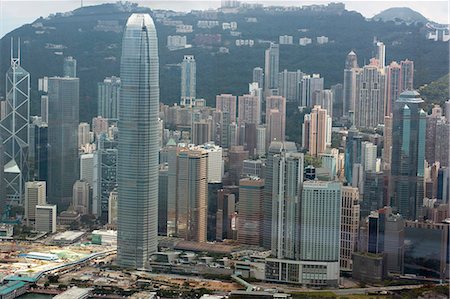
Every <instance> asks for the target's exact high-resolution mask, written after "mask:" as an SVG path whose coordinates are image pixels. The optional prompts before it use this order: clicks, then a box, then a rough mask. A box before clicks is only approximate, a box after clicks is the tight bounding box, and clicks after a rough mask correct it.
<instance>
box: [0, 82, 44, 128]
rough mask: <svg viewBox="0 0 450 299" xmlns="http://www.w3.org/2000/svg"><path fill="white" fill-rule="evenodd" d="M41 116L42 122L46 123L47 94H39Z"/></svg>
mask: <svg viewBox="0 0 450 299" xmlns="http://www.w3.org/2000/svg"><path fill="white" fill-rule="evenodd" d="M47 83H48V82H47ZM41 118H42V121H43V122H44V123H48V96H47V95H42V96H41ZM0 119H1V118H0Z"/></svg>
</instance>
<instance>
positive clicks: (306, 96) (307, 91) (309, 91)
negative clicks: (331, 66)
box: [299, 74, 323, 107]
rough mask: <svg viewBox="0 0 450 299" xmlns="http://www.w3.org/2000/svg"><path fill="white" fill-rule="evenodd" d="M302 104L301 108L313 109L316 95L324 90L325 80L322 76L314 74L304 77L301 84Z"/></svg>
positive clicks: (300, 103)
mask: <svg viewBox="0 0 450 299" xmlns="http://www.w3.org/2000/svg"><path fill="white" fill-rule="evenodd" d="M299 85H300V89H299V94H300V102H299V105H300V106H301V107H313V106H314V93H315V92H316V91H319V90H323V78H321V77H320V74H313V75H312V76H311V75H305V76H303V78H302V80H301V82H300V84H299Z"/></svg>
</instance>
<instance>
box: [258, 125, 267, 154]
mask: <svg viewBox="0 0 450 299" xmlns="http://www.w3.org/2000/svg"><path fill="white" fill-rule="evenodd" d="M266 135H267V133H266V126H264V125H261V126H257V127H256V155H257V156H263V155H265V154H266Z"/></svg>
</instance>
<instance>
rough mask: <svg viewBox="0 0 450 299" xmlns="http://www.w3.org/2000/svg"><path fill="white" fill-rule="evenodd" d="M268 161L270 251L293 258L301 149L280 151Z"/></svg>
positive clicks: (299, 197) (301, 177)
mask: <svg viewBox="0 0 450 299" xmlns="http://www.w3.org/2000/svg"><path fill="white" fill-rule="evenodd" d="M272 163H273V164H272V167H273V178H272V181H273V183H272V184H273V186H272V187H273V189H272V190H273V193H272V199H273V200H272V254H273V255H274V256H276V257H277V258H279V259H284V258H287V259H295V257H296V256H295V253H296V252H298V250H299V248H298V244H299V239H298V238H299V236H300V231H299V229H300V226H299V222H298V221H299V211H300V202H301V195H300V192H301V185H302V184H303V169H304V167H303V164H304V158H303V154H302V153H289V152H282V153H280V154H276V155H274V156H273V162H272Z"/></svg>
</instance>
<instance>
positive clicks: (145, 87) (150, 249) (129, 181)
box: [117, 14, 159, 269]
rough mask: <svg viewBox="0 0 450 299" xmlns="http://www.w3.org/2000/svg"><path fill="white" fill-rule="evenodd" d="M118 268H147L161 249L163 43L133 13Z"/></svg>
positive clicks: (126, 57) (126, 61)
mask: <svg viewBox="0 0 450 299" xmlns="http://www.w3.org/2000/svg"><path fill="white" fill-rule="evenodd" d="M122 45H123V46H122V58H121V69H120V79H121V81H122V82H121V83H122V86H121V90H120V104H119V107H120V108H119V119H120V123H119V130H120V139H119V148H118V166H117V183H118V196H119V201H118V209H117V212H118V214H117V228H118V229H117V233H118V235H117V240H118V242H117V264H118V265H119V266H122V267H131V268H138V269H139V268H145V267H146V263H147V262H148V260H149V257H150V255H151V254H152V253H154V252H156V251H157V247H158V244H157V243H158V240H157V235H158V216H157V213H158V153H159V148H158V142H156V140H158V114H159V60H158V40H157V36H156V29H155V25H154V23H153V20H152V18H151V17H150V16H149V15H148V14H132V15H131V16H130V17H129V18H128V21H127V24H126V27H125V31H124V35H123V43H122Z"/></svg>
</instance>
